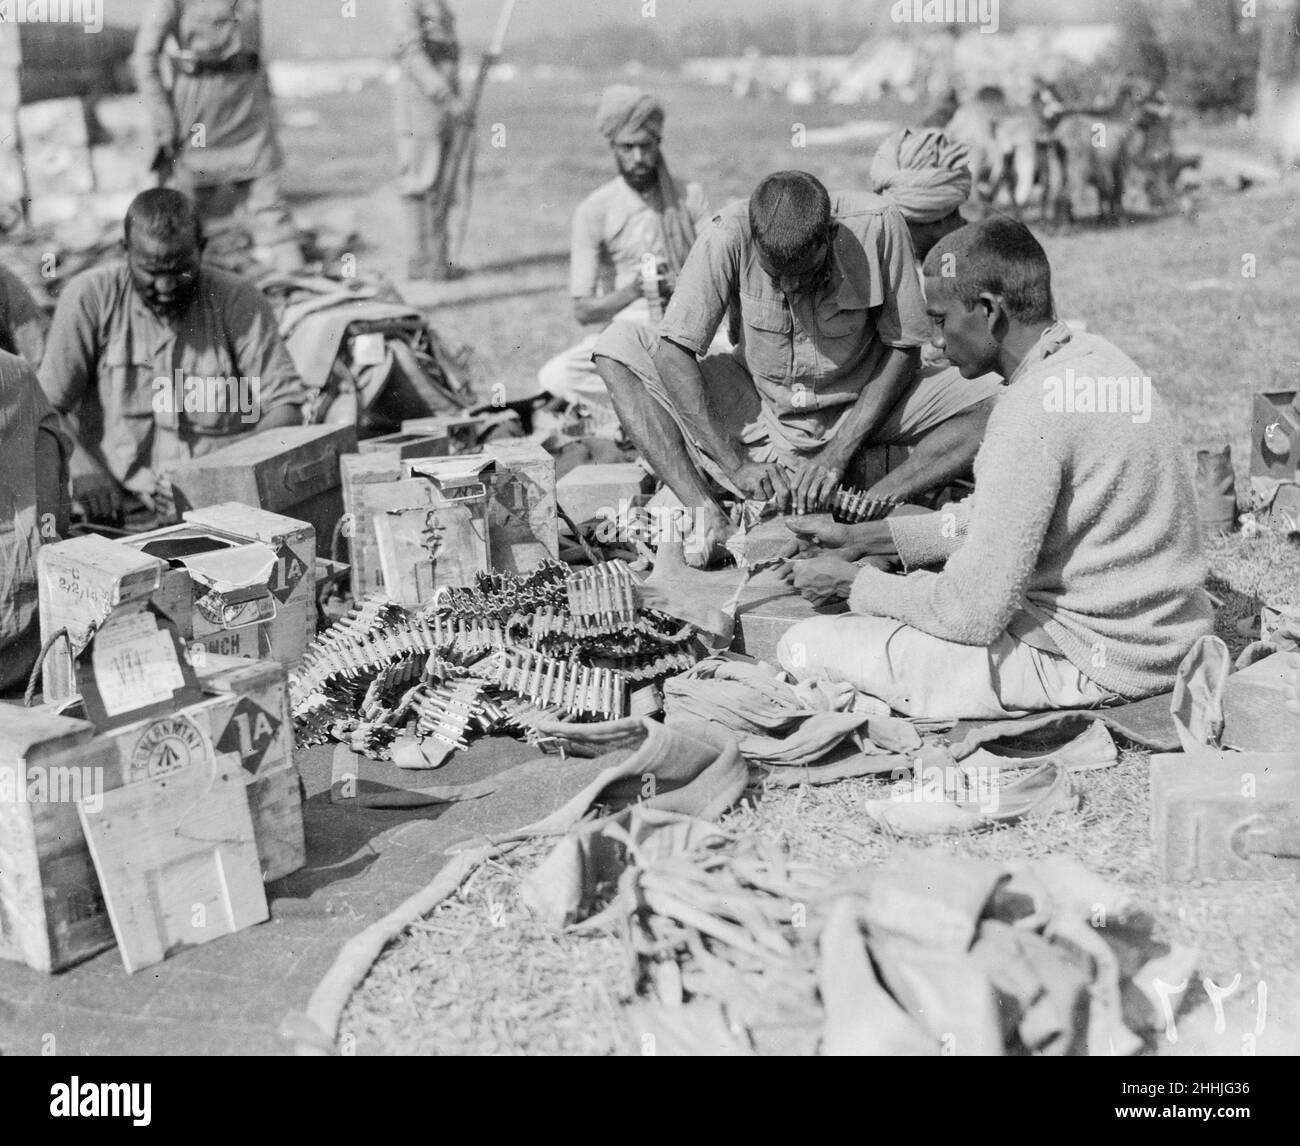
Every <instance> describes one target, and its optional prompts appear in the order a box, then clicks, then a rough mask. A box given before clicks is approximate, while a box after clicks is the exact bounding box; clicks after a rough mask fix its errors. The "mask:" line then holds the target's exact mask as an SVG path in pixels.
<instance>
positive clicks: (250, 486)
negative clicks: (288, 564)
mask: <svg viewBox="0 0 1300 1146" xmlns="http://www.w3.org/2000/svg"><path fill="white" fill-rule="evenodd" d="M356 452H357V431H356V427H355V426H290V427H286V428H284V429H279V430H266V431H264V432H263V433H260V434H249V435H247V436H245V437H242V438H240V439H239V440H238V441H236V442H233V443H232V444H231V445H229V446H226V447H225V448H224V449H220V450H214V451H213V452H212V453H210V454H204V455H203V456H202V457H200V458H192V459H190V460H189V461H187V462H185V463H183V464H182V465H180V466H178V467H177V468H176V469H175V470H174V471H173V472H172V475H171V480H172V489H173V493H174V496H175V499H176V504H177V508H178V509H181V510H191V509H203V508H206V507H208V506H213V505H221V504H223V503H225V502H232V501H233V502H239V503H240V504H242V505H247V506H252V507H254V508H256V509H263V510H266V511H267V512H270V513H278V514H282V515H283V516H285V517H291V518H294V519H296V520H298V521H303V522H306V523H307V524H308V525H310V526H311V527H312V528H313V529H314V530H315V531H316V552H317V554H318V555H319V556H321V557H330V556H331V553H330V548H331V545H332V542H333V538H334V529H335V527H336V526H337V525H338V523H339V519H340V518H341V517H342V516H343V490H342V486H341V485H340V481H339V458H340V457H341V456H342V455H344V454H353V453H356Z"/></svg>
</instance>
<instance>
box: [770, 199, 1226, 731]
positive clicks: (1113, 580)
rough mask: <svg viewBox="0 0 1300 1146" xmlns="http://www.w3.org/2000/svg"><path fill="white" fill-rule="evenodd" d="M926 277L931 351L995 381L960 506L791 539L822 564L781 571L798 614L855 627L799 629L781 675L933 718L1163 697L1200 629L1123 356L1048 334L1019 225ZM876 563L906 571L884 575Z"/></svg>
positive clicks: (1038, 276) (1155, 409) (1158, 436)
mask: <svg viewBox="0 0 1300 1146" xmlns="http://www.w3.org/2000/svg"><path fill="white" fill-rule="evenodd" d="M924 272H925V277H924V281H925V296H926V307H927V311H928V313H929V315H930V317H931V319H932V320H933V322H934V335H933V337H934V342H935V345H936V347H938V348H939V349H941V350H944V351H946V353H947V356H948V358H949V360H950V361H951V362H952V363H953V365H955V366H956V367H958V369H959V370H960V371H961V374H962V376H963V377H964V378H975V377H977V376H979V375H981V374H984V373H985V372H987V371H994V372H996V373H997V374H998V375H999V376H1001V377H1003V378H1005V379H1006V385H1005V388H1004V391H1003V393H1002V394H1001V395H1000V396H999V398H998V399H997V402H996V403H995V404H994V407H993V412H992V414H991V415H990V416H989V420H988V427H987V429H986V431H985V435H984V442H983V445H982V446H981V447H980V450H979V454H978V456H977V457H976V459H975V492H974V494H973V495H972V496H971V497H969V498H967V499H965V500H964V501H962V502H960V503H956V504H950V505H947V506H944V507H943V508H942V509H941V510H939V511H938V512H936V513H929V514H921V515H916V516H897V515H896V516H892V517H890V518H889V519H888V520H886V521H881V522H868V523H866V524H864V525H861V526H829V527H826V528H822V529H818V528H817V527H816V526H815V525H813V524H812V523H809V524H808V525H804V524H801V523H795V524H793V525H792V526H791V528H793V529H795V530H796V532H801V533H803V534H804V535H805V536H807V537H809V538H810V539H812V540H815V541H817V542H819V543H820V544H821V545H823V546H824V547H828V548H832V549H833V550H834V552H832V553H831V554H829V555H824V556H821V557H816V558H813V559H810V560H802V561H794V562H792V563H791V564H790V565H789V566H788V567H787V576H788V577H789V579H791V580H792V581H793V583H794V584H795V585H796V587H798V588H800V589H801V590H803V592H804V594H805V596H808V597H810V598H812V599H815V600H818V601H823V602H824V601H826V600H828V599H830V598H833V597H847V598H848V602H849V608H850V610H851V614H850V615H848V616H836V617H827V618H816V619H814V620H809V621H802V622H800V623H799V624H797V625H795V626H794V627H793V628H792V629H790V631H789V632H787V633H786V635H785V637H784V638H782V641H781V645H780V647H779V650H778V655H779V658H780V661H781V665H782V667H783V668H785V669H786V670H787V671H789V672H792V673H794V674H795V675H796V676H797V677H799V678H800V679H808V678H813V677H820V676H823V675H825V676H828V677H829V678H830V679H832V680H843V681H847V682H849V683H850V684H852V685H853V686H854V687H855V688H857V689H859V690H861V691H863V692H866V693H869V694H870V695H872V696H876V697H879V698H880V699H881V700H884V701H886V702H887V703H888V704H889V705H890V706H891V707H893V708H894V709H896V710H897V711H899V712H902V713H904V714H907V715H924V716H930V717H946V718H962V717H969V718H974V717H1001V716H1007V715H1010V714H1013V713H1018V712H1026V711H1039V710H1046V709H1053V708H1076V707H1091V706H1094V705H1098V704H1104V703H1108V702H1111V701H1115V700H1119V699H1137V698H1140V697H1144V696H1150V695H1154V694H1156V693H1160V692H1163V691H1166V690H1167V689H1169V688H1171V687H1172V686H1173V683H1174V677H1175V673H1176V671H1177V668H1178V664H1179V662H1180V661H1181V660H1182V659H1183V657H1184V656H1185V655H1186V653H1187V652H1188V650H1189V649H1190V648H1191V646H1192V644H1193V643H1194V642H1195V641H1196V639H1197V638H1198V637H1201V636H1203V635H1205V634H1207V633H1209V632H1210V630H1211V610H1210V603H1209V599H1208V597H1207V596H1206V594H1205V591H1204V589H1203V588H1202V584H1203V582H1204V580H1205V574H1206V566H1205V559H1204V556H1203V554H1202V552H1201V545H1200V535H1199V533H1198V529H1197V518H1196V505H1195V501H1194V495H1193V491H1192V483H1191V478H1190V475H1189V473H1188V472H1187V469H1186V467H1185V465H1184V462H1183V458H1182V456H1181V453H1180V449H1179V444H1178V443H1179V434H1178V431H1177V429H1176V427H1175V425H1174V423H1173V419H1172V417H1171V415H1170V413H1169V410H1168V409H1167V408H1166V406H1165V405H1164V403H1163V402H1162V401H1161V399H1160V396H1159V394H1158V393H1156V392H1155V391H1154V390H1153V389H1152V388H1151V387H1150V384H1149V382H1148V381H1147V380H1146V379H1145V376H1143V375H1142V373H1141V371H1140V370H1139V368H1138V367H1137V366H1136V364H1134V362H1133V361H1132V360H1131V359H1130V358H1128V357H1127V356H1126V355H1125V354H1124V353H1123V352H1122V351H1120V350H1118V349H1117V348H1116V347H1115V346H1113V345H1112V344H1111V343H1109V342H1107V341H1106V340H1105V339H1104V338H1101V337H1099V336H1098V335H1095V334H1080V333H1075V332H1073V331H1071V330H1070V328H1069V327H1068V326H1066V325H1065V324H1064V323H1062V322H1058V321H1057V320H1056V318H1055V313H1054V310H1053V304H1052V292H1051V272H1050V269H1049V267H1048V263H1047V256H1046V254H1045V253H1044V252H1043V248H1042V247H1041V246H1039V244H1038V241H1037V240H1036V239H1035V238H1034V237H1033V236H1032V235H1031V234H1030V233H1029V231H1028V230H1027V229H1026V228H1025V227H1024V226H1022V225H1021V224H1019V223H1013V222H1011V221H1010V220H1006V219H991V220H988V221H985V222H982V223H972V224H969V225H968V226H965V227H963V228H961V229H960V230H958V231H954V232H953V233H952V234H950V235H947V236H946V237H944V238H943V239H941V240H940V241H939V242H938V244H937V245H936V246H935V247H934V249H933V250H932V251H931V252H930V254H929V256H928V257H927V258H926V260H925V266H924ZM1067 382H1068V384H1069V387H1070V391H1071V394H1072V400H1071V401H1070V402H1065V401H1063V399H1062V391H1063V389H1064V388H1065V386H1066V384H1067ZM1135 398H1136V401H1135ZM863 557H867V558H869V559H870V560H869V562H868V563H865V564H863V565H862V566H859V565H856V564H854V563H853V562H854V561H855V560H858V559H860V558H863ZM891 557H892V558H893V559H894V563H895V564H897V563H899V562H901V564H902V566H903V569H904V570H905V573H904V574H901V575H900V574H896V573H892V572H889V571H886V570H885V569H882V568H881V567H880V566H881V565H882V564H886V563H887V562H888V559H890V558H891Z"/></svg>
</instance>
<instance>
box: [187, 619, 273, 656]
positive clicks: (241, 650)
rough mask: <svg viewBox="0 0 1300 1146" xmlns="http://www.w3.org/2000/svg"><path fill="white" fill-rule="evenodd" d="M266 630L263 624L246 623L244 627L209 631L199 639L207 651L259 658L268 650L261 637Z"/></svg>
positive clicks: (219, 654)
mask: <svg viewBox="0 0 1300 1146" xmlns="http://www.w3.org/2000/svg"><path fill="white" fill-rule="evenodd" d="M265 631H266V630H265V629H264V628H263V627H262V626H261V625H245V626H244V627H243V628H242V629H231V630H229V631H228V632H221V633H209V634H207V635H206V636H203V637H199V638H197V640H198V643H199V644H201V645H202V646H203V648H204V649H205V650H206V651H207V652H210V653H216V654H217V655H218V656H223V657H242V658H243V659H244V660H257V659H258V658H259V657H262V656H265V655H266V650H264V649H263V647H262V646H263V641H262V640H260V639H259V637H260V636H261V635H262V634H264V633H265Z"/></svg>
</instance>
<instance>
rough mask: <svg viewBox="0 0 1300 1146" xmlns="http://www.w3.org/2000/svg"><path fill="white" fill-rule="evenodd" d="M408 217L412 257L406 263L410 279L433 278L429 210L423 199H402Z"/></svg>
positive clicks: (407, 231) (407, 234) (407, 226)
mask: <svg viewBox="0 0 1300 1146" xmlns="http://www.w3.org/2000/svg"><path fill="white" fill-rule="evenodd" d="M402 211H403V213H404V214H405V215H406V236H407V239H408V240H409V241H410V244H411V246H410V252H411V253H410V256H409V257H408V259H407V262H406V277H407V278H408V279H427V278H432V277H433V276H432V275H431V274H430V270H431V264H430V262H429V209H428V207H427V206H426V205H425V202H424V200H423V199H410V198H403V199H402Z"/></svg>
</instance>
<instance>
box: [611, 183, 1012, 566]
mask: <svg viewBox="0 0 1300 1146" xmlns="http://www.w3.org/2000/svg"><path fill="white" fill-rule="evenodd" d="M729 310H730V312H731V315H732V322H733V327H738V331H737V332H738V334H739V336H740V338H739V341H738V343H737V346H736V348H735V350H733V351H729V352H727V353H721V354H719V353H709V345H710V343H711V342H712V340H713V336H714V334H715V332H716V331H717V330H718V327H719V325H720V324H721V322H722V319H723V316H724V315H726V314H727V313H728V311H729ZM737 317H738V318H739V322H738V323H737V322H736V318H737ZM928 333H929V331H928V321H927V319H926V317H925V311H924V306H923V303H922V299H921V289H920V282H919V281H918V277H917V274H916V269H915V262H914V260H913V257H912V248H911V243H910V241H909V239H908V233H907V228H906V226H905V225H904V222H903V218H902V216H901V215H900V214H899V212H898V209H897V208H896V207H895V206H893V205H892V204H891V203H890V202H889V201H888V200H886V199H883V198H881V197H879V196H877V195H872V194H868V193H853V192H840V193H837V194H835V195H832V194H830V193H829V192H827V190H826V188H825V187H824V186H822V184H821V183H820V182H819V181H818V180H817V179H815V178H814V177H813V176H811V175H809V174H807V173H805V172H802V171H779V172H777V173H776V174H774V175H769V176H768V177H767V178H765V179H764V180H763V181H762V182H761V183H759V185H758V187H757V188H756V189H755V191H754V193H753V194H752V195H751V196H750V197H749V199H748V200H747V201H742V202H738V203H733V204H731V205H730V206H728V207H726V208H725V209H723V210H722V211H721V212H720V213H718V214H717V215H715V216H713V218H712V220H711V221H710V222H709V223H707V224H705V225H704V226H703V227H702V228H701V231H700V235H699V237H698V238H697V240H696V242H695V246H694V247H693V248H692V249H691V254H690V257H689V258H688V259H687V260H686V264H685V266H683V268H682V272H681V274H680V275H679V276H678V280H677V288H676V290H675V291H674V293H673V297H672V301H671V302H670V303H669V304H668V307H667V310H666V311H665V313H664V320H663V323H662V324H661V326H660V327H659V329H658V331H657V332H656V331H654V330H649V329H646V328H645V327H640V328H638V327H633V326H630V325H628V324H625V323H618V322H615V323H613V324H612V325H611V326H610V327H609V328H608V329H606V330H605V332H604V333H603V334H602V335H601V336H600V339H599V341H598V342H597V343H596V346H595V348H594V349H593V357H594V358H595V361H596V367H597V369H598V370H599V371H600V374H601V377H602V378H604V380H605V383H606V385H607V386H608V387H609V392H610V395H611V397H612V399H613V402H614V407H615V409H616V410H617V412H618V415H619V419H620V421H621V422H622V423H623V428H624V432H625V433H626V434H627V436H628V438H629V439H630V440H631V441H632V443H633V444H634V445H635V446H636V447H637V449H638V450H639V451H640V452H641V455H642V456H643V457H644V458H645V459H646V460H647V461H648V462H649V463H650V465H651V467H652V468H653V469H654V471H655V473H656V474H658V476H659V477H660V478H662V479H663V481H664V482H665V483H666V484H667V485H668V486H669V487H670V489H671V490H672V492H673V493H674V494H676V496H677V497H678V498H680V499H681V501H682V503H683V504H685V505H687V506H690V507H693V508H694V509H695V510H696V514H697V516H696V528H695V535H694V537H693V539H692V540H693V542H694V545H693V546H692V545H690V544H689V543H688V552H690V551H691V549H693V550H694V557H693V562H694V563H703V562H707V561H708V560H709V559H710V558H711V557H712V556H713V554H714V551H715V550H716V548H717V547H718V546H719V545H720V544H721V543H722V542H723V541H724V540H725V538H726V535H727V533H728V531H729V523H728V520H727V517H726V515H725V514H724V513H723V511H722V509H721V508H720V506H719V504H718V502H717V500H716V498H715V492H714V490H715V486H714V484H713V483H715V482H716V483H717V484H718V485H719V486H721V487H722V488H723V489H725V490H727V491H729V492H730V493H731V494H733V495H734V496H737V497H741V498H754V499H764V500H772V499H774V500H776V501H777V502H778V503H779V506H782V507H789V506H790V505H793V506H794V508H795V509H796V510H798V511H805V510H808V509H815V508H818V507H819V506H821V505H823V504H824V503H825V502H826V501H827V500H828V499H829V497H830V496H831V494H832V493H833V491H834V490H835V488H836V486H838V485H840V484H841V483H847V484H850V485H853V484H858V485H868V486H869V493H870V494H871V496H873V497H895V498H897V499H898V500H904V499H907V498H914V497H917V496H919V495H920V494H922V493H924V492H925V491H926V490H928V489H933V488H936V487H939V486H943V485H945V484H946V483H947V482H948V481H949V480H951V479H952V478H953V477H956V476H960V475H963V474H964V473H965V472H968V471H969V467H970V464H971V461H972V459H973V458H974V456H975V451H976V450H977V449H978V446H979V438H980V433H981V431H982V429H983V423H984V417H985V413H984V412H983V411H980V410H978V409H976V407H978V406H979V404H980V403H981V402H982V401H983V400H984V399H986V398H989V397H990V396H991V395H992V394H993V393H995V392H996V382H995V381H994V380H985V381H984V382H983V383H982V386H983V389H981V384H976V385H971V384H969V383H961V380H960V379H958V378H956V377H955V375H954V374H952V373H951V372H947V373H940V374H937V375H935V374H924V373H922V372H921V371H919V370H918V361H919V347H920V346H921V345H922V343H923V342H924V341H925V340H926V337H927V336H928ZM900 443H907V444H909V445H911V446H913V447H914V449H913V451H912V453H911V454H910V456H909V457H908V458H907V460H906V461H905V462H903V463H902V465H901V466H900V467H899V468H898V469H897V470H896V471H894V472H893V473H891V474H889V475H887V477H886V478H884V479H883V480H882V481H880V482H872V481H871V480H870V478H867V479H866V480H865V481H864V480H863V477H862V475H863V474H864V473H868V474H869V473H870V472H871V471H872V468H873V467H872V466H871V465H869V464H868V463H870V462H872V461H873V459H872V458H871V451H872V450H873V449H875V450H879V449H880V448H881V447H887V446H889V445H891V444H900ZM886 483H887V485H886Z"/></svg>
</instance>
